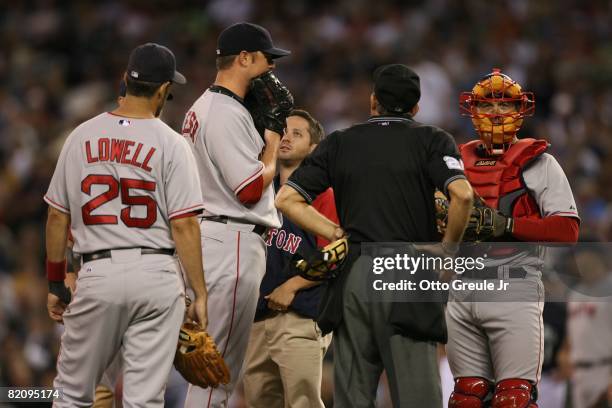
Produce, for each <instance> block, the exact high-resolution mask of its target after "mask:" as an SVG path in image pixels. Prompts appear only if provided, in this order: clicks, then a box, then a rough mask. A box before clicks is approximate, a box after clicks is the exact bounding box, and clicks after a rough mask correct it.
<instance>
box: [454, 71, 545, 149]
mask: <svg viewBox="0 0 612 408" xmlns="http://www.w3.org/2000/svg"><path fill="white" fill-rule="evenodd" d="M508 104H512V105H513V106H512V107H511V108H509V107H508ZM459 107H460V110H461V114H462V115H463V116H469V117H471V118H472V123H473V124H474V128H475V129H476V131H477V132H478V136H479V137H480V140H482V142H483V144H484V147H485V149H486V151H487V153H488V154H490V155H500V154H503V153H504V152H505V151H506V150H507V149H508V147H510V144H511V143H512V142H513V141H514V139H515V137H516V133H517V132H518V131H519V129H520V128H521V125H522V124H523V118H524V117H526V116H531V115H533V112H534V110H535V101H534V96H533V93H532V92H523V91H522V89H521V86H520V85H519V84H518V83H517V82H515V81H513V80H512V78H510V77H509V76H508V75H505V74H503V73H502V72H501V71H500V70H499V68H493V72H491V73H490V74H487V75H486V76H485V77H484V78H482V79H481V80H480V81H479V82H478V83H477V84H476V85H474V88H472V91H471V92H462V93H461V95H460V96H459Z"/></svg>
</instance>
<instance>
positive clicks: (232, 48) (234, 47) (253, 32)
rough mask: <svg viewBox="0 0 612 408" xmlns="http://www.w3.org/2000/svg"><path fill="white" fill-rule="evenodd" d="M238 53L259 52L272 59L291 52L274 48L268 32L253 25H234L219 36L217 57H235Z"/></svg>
mask: <svg viewBox="0 0 612 408" xmlns="http://www.w3.org/2000/svg"><path fill="white" fill-rule="evenodd" d="M240 51H248V52H254V51H261V52H263V53H264V54H266V55H269V56H271V57H272V58H280V57H284V56H286V55H289V54H291V51H287V50H283V49H282V48H276V47H275V46H274V44H273V43H272V36H270V33H269V32H268V30H266V29H265V28H263V27H262V26H260V25H257V24H253V23H236V24H233V25H231V26H229V27H227V28H226V29H225V30H223V31H221V34H219V38H218V39H217V57H224V56H227V55H237V54H240Z"/></svg>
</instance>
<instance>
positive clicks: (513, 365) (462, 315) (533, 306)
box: [446, 153, 579, 382]
mask: <svg viewBox="0 0 612 408" xmlns="http://www.w3.org/2000/svg"><path fill="white" fill-rule="evenodd" d="M523 180H524V181H525V185H526V187H527V189H528V190H529V193H530V194H531V195H532V196H533V198H534V199H535V200H536V202H537V204H538V207H539V210H540V214H541V215H542V216H543V217H547V216H552V215H559V216H565V217H575V218H579V217H578V212H577V210H576V203H575V201H574V197H573V194H572V190H571V188H570V185H569V182H568V181H567V177H566V176H565V173H564V172H563V169H562V168H561V166H560V165H559V163H558V162H557V161H556V160H555V158H554V157H553V156H551V155H550V154H547V153H544V154H542V155H541V156H539V157H538V158H536V159H535V160H534V162H533V163H532V164H531V166H529V167H528V168H527V169H525V170H524V171H523ZM539 255H540V256H538V255H534V254H532V253H529V252H521V253H519V254H517V255H514V256H512V257H507V258H504V259H501V260H493V259H488V260H487V263H486V265H487V266H488V267H491V266H501V265H506V266H512V265H517V266H518V265H520V266H522V267H524V268H525V270H526V271H527V276H526V278H525V279H510V285H511V288H512V290H513V293H515V291H516V293H520V295H521V296H524V297H525V299H533V301H527V302H470V301H465V302H462V301H456V300H459V299H465V298H466V291H462V292H459V291H451V299H452V300H455V301H450V302H449V303H448V306H447V310H446V321H447V326H448V344H447V353H448V360H449V364H450V367H451V371H452V372H453V376H454V377H455V378H457V377H484V378H487V379H489V380H491V381H495V380H497V381H499V380H502V379H507V378H522V379H526V380H530V381H534V382H537V381H539V379H540V374H541V370H542V353H543V347H544V340H543V327H544V326H543V322H542V310H543V306H544V287H543V284H542V281H541V279H540V278H541V272H540V266H541V264H542V263H543V255H544V254H543V253H542V254H539ZM502 271H503V269H502V268H500V274H501V273H503V272H502ZM484 296H485V297H486V295H484ZM478 297H479V296H478V295H476V299H478ZM489 299H490V298H489Z"/></svg>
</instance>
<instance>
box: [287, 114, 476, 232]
mask: <svg viewBox="0 0 612 408" xmlns="http://www.w3.org/2000/svg"><path fill="white" fill-rule="evenodd" d="M459 178H465V176H464V174H463V163H462V162H461V157H460V155H459V151H458V149H457V145H456V144H455V141H454V139H453V138H452V136H451V135H450V134H448V133H447V132H445V131H444V130H442V129H440V128H438V127H435V126H429V125H423V124H421V123H418V122H416V121H414V120H413V119H411V118H408V117H398V116H375V117H372V118H370V119H369V120H368V121H367V122H366V123H361V124H357V125H354V126H352V127H350V128H348V129H344V130H339V131H336V132H334V133H332V134H330V135H329V136H328V137H326V138H325V139H324V140H323V141H322V142H321V143H319V145H318V146H317V148H316V149H315V150H314V151H313V152H312V154H311V155H310V156H308V157H307V158H306V159H305V160H304V161H303V162H302V164H301V166H300V167H299V168H298V169H297V170H296V171H294V172H293V174H292V175H291V177H290V178H289V181H288V182H287V184H288V185H290V186H291V187H293V188H294V189H296V190H297V191H298V192H299V193H300V194H301V195H302V196H303V197H304V198H305V199H306V201H308V202H309V203H311V202H312V200H313V199H314V198H315V197H316V196H317V195H318V194H319V193H321V192H323V191H325V190H326V189H327V188H328V187H332V188H333V189H334V193H335V199H336V208H337V210H338V216H339V218H340V225H341V226H342V228H343V229H344V230H345V231H346V232H347V233H348V234H349V237H350V238H349V239H350V241H351V242H355V243H360V242H398V241H399V242H432V241H436V240H437V232H436V223H435V210H434V190H435V188H436V187H437V188H438V189H439V190H440V191H442V192H444V193H445V194H446V195H447V196H448V192H447V187H448V184H449V183H450V182H451V181H453V180H456V179H459Z"/></svg>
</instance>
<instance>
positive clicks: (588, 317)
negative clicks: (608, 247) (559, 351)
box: [567, 244, 612, 408]
mask: <svg viewBox="0 0 612 408" xmlns="http://www.w3.org/2000/svg"><path fill="white" fill-rule="evenodd" d="M587 245H589V246H587ZM597 245H598V244H584V247H583V248H580V250H579V251H577V253H576V264H577V265H578V269H579V273H580V276H581V280H580V283H579V284H578V286H577V287H576V288H575V289H576V290H574V291H572V292H570V297H569V301H570V302H569V304H568V320H567V327H568V336H569V351H570V361H571V365H570V366H571V368H572V378H571V387H572V392H571V395H572V402H573V404H572V408H591V407H599V406H604V407H606V406H609V405H607V404H610V403H612V395H611V394H612V317H611V316H612V273H610V269H609V265H608V262H607V260H606V258H607V256H606V254H605V253H604V252H603V251H604V250H605V249H604V248H603V247H598V246H597Z"/></svg>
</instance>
